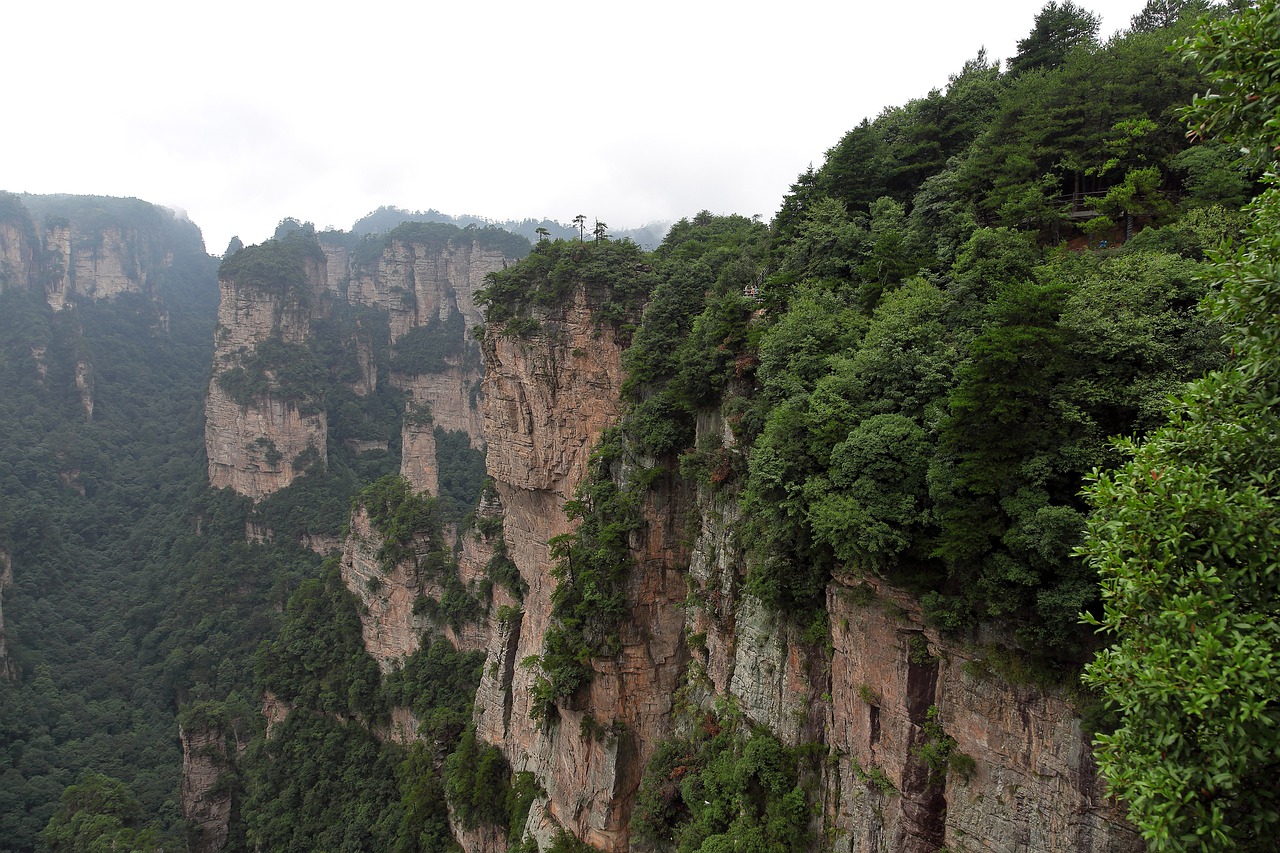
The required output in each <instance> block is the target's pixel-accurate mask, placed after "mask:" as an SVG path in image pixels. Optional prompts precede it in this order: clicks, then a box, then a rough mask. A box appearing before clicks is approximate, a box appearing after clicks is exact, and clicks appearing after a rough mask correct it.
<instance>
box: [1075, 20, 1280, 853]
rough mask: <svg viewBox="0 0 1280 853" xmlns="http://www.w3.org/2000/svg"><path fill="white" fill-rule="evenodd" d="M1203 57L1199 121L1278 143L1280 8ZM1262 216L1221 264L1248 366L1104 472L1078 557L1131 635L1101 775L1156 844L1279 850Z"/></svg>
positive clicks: (1242, 360)
mask: <svg viewBox="0 0 1280 853" xmlns="http://www.w3.org/2000/svg"><path fill="white" fill-rule="evenodd" d="M1192 47H1193V49H1194V50H1195V51H1196V54H1197V55H1198V56H1200V57H1201V58H1202V60H1203V61H1205V62H1206V65H1207V67H1208V68H1209V69H1210V71H1211V72H1212V73H1213V74H1215V75H1217V76H1221V77H1224V78H1225V85H1224V87H1223V91H1224V94H1223V95H1220V96H1215V97H1211V98H1204V99H1199V100H1198V102H1197V104H1196V105H1195V107H1194V108H1193V109H1192V110H1191V118H1192V119H1193V122H1197V123H1198V125H1199V127H1200V128H1201V129H1202V130H1205V131H1208V130H1214V129H1220V130H1225V131H1227V132H1229V133H1230V134H1231V135H1232V137H1233V138H1234V139H1236V140H1237V141H1239V142H1243V143H1246V144H1250V145H1253V146H1255V147H1264V148H1269V149H1273V150H1274V148H1275V143H1276V142H1277V141H1278V140H1280V122H1277V119H1276V116H1277V115H1280V113H1278V112H1277V108H1280V83H1277V82H1275V80H1276V78H1275V74H1274V69H1275V67H1276V64H1277V57H1278V56H1280V4H1277V3H1276V2H1274V0H1271V2H1266V3H1262V4H1260V5H1259V6H1257V7H1255V8H1253V9H1250V10H1247V11H1245V12H1244V13H1243V14H1242V15H1241V16H1240V17H1239V18H1237V19H1234V20H1228V21H1225V22H1222V23H1219V24H1217V25H1214V26H1211V27H1209V28H1207V29H1206V30H1205V31H1204V33H1203V34H1202V35H1201V36H1200V37H1199V38H1198V39H1197V40H1196V41H1195V42H1194V43H1193V45H1192ZM1255 105H1258V106H1257V107H1255ZM1250 212H1251V213H1252V216H1253V222H1252V224H1251V226H1250V229H1249V231H1248V235H1247V238H1246V240H1245V241H1244V243H1243V245H1242V246H1240V247H1239V248H1237V249H1231V248H1230V247H1228V248H1225V249H1223V250H1222V252H1221V253H1220V255H1219V256H1218V258H1217V269H1216V275H1217V277H1218V278H1219V280H1220V284H1221V293H1220V296H1219V297H1218V298H1217V300H1216V304H1215V306H1214V307H1215V311H1216V313H1217V314H1218V316H1219V317H1220V318H1221V319H1222V320H1223V322H1224V323H1225V324H1226V326H1227V327H1228V329H1229V330H1230V331H1229V333H1228V335H1227V339H1226V340H1227V342H1228V343H1229V344H1230V345H1231V346H1232V348H1233V352H1234V354H1235V360H1234V362H1233V363H1232V364H1231V366H1230V367H1229V368H1228V369H1226V370H1223V371H1221V372H1216V373H1211V374H1209V375H1207V376H1206V377H1204V378H1203V379H1201V380H1199V381H1197V382H1194V383H1192V384H1191V385H1189V386H1188V387H1187V389H1186V390H1185V391H1184V393H1183V394H1182V395H1181V397H1180V398H1179V399H1177V400H1176V401H1174V403H1173V407H1172V411H1171V412H1170V418H1169V423H1168V425H1167V426H1165V427H1164V428H1163V429H1161V430H1159V431H1158V432H1156V433H1155V434H1153V435H1152V436H1151V437H1150V438H1148V439H1147V440H1146V441H1143V442H1141V443H1136V444H1135V443H1129V444H1127V445H1126V448H1127V450H1128V451H1129V452H1130V453H1131V454H1132V459H1131V461H1130V462H1129V463H1128V464H1127V465H1125V466H1124V467H1123V468H1121V469H1120V470H1118V471H1116V472H1114V473H1105V474H1097V475H1096V482H1095V483H1094V484H1093V486H1092V487H1091V492H1090V494H1091V498H1092V500H1093V502H1094V504H1095V505H1096V508H1097V509H1096V511H1095V513H1094V514H1093V516H1092V517H1091V518H1090V520H1089V527H1088V538H1087V540H1086V542H1085V544H1084V546H1083V547H1082V549H1081V552H1082V554H1083V555H1084V556H1086V557H1087V558H1088V559H1089V560H1090V562H1091V563H1092V565H1093V566H1094V567H1096V568H1097V570H1098V572H1099V574H1100V575H1101V576H1102V589H1103V600H1104V604H1105V609H1104V612H1103V616H1102V618H1101V620H1100V625H1101V629H1102V630H1105V631H1107V632H1110V634H1111V635H1112V636H1113V637H1114V638H1115V641H1116V642H1115V645H1114V646H1112V647H1111V648H1108V649H1105V650H1104V651H1102V652H1101V653H1100V654H1099V655H1098V656H1097V658H1096V659H1095V661H1094V662H1093V663H1092V664H1091V665H1090V666H1089V667H1088V669H1087V671H1086V674H1085V680H1086V681H1087V683H1089V684H1091V685H1093V686H1095V687H1097V688H1099V689H1101V690H1102V691H1103V693H1104V694H1105V695H1106V697H1107V699H1108V700H1109V701H1110V702H1111V703H1112V704H1113V705H1114V706H1115V707H1116V708H1117V709H1118V710H1119V712H1120V715H1121V723H1120V726H1119V728H1118V729H1117V730H1116V731H1115V732H1114V733H1112V734H1109V735H1101V736H1099V737H1098V738H1097V740H1096V744H1097V755H1098V762H1099V767H1100V768H1101V770H1102V772H1103V773H1104V775H1105V776H1106V778H1107V780H1108V783H1109V784H1110V787H1111V790H1112V792H1113V793H1115V794H1116V795H1117V796H1119V797H1120V798H1121V799H1123V800H1125V801H1126V802H1127V803H1128V804H1129V810H1130V811H1129V814H1130V817H1131V818H1132V819H1133V821H1134V822H1135V823H1136V824H1137V825H1138V827H1139V828H1140V829H1141V831H1142V834H1143V836H1144V837H1145V838H1146V839H1147V841H1148V842H1149V843H1150V844H1151V845H1152V847H1153V848H1155V849H1158V850H1189V849H1204V848H1211V849H1242V850H1273V849H1275V834H1276V830H1277V828H1278V827H1280V700H1277V697H1278V696H1280V660H1278V655H1280V619H1278V618H1277V603H1278V602H1280V562H1278V558H1277V554H1278V553H1280V446H1278V445H1277V440H1276V436H1277V434H1278V433H1280V408H1278V407H1280V322H1277V317H1280V179H1277V178H1276V177H1275V176H1274V175H1273V176H1270V178H1269V189H1268V190H1267V191H1266V192H1265V193H1264V194H1263V195H1262V196H1260V197H1259V198H1258V199H1256V200H1255V202H1254V204H1253V205H1252V208H1251V211H1250Z"/></svg>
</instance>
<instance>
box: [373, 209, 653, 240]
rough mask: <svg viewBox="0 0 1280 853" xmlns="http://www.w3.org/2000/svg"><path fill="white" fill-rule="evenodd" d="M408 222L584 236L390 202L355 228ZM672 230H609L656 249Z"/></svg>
mask: <svg viewBox="0 0 1280 853" xmlns="http://www.w3.org/2000/svg"><path fill="white" fill-rule="evenodd" d="M404 222H445V223H449V224H452V225H457V226H458V227H459V228H465V227H466V226H468V225H493V226H496V227H498V228H502V229H504V230H506V231H510V232H511V233H513V234H519V235H521V236H522V237H527V238H528V239H529V240H531V241H536V240H537V239H538V236H539V235H538V229H539V228H545V229H546V230H547V234H548V236H550V237H551V239H557V238H563V239H570V238H573V237H578V236H580V234H579V232H578V229H577V228H576V227H575V226H574V225H572V224H570V225H565V224H563V223H560V222H556V221H555V220H552V219H541V220H538V219H519V220H517V219H505V220H499V219H489V218H487V217H483V216H471V215H466V214H464V215H462V216H450V215H449V214H447V213H441V212H440V211H438V210H436V209H435V208H428V209H427V210H414V211H410V210H402V209H401V208H398V207H394V206H388V205H384V206H382V207H379V208H378V209H377V210H375V211H373V212H372V213H369V214H367V215H365V216H362V217H361V218H360V219H357V220H356V223H355V224H354V225H352V226H351V230H352V232H353V233H356V234H382V233H385V232H387V231H390V230H391V229H392V228H395V227H396V226H397V225H400V224H401V223H404ZM594 224H595V220H594V219H592V220H588V232H589V231H590V228H591V227H592V226H593V225H594ZM670 229H671V223H670V222H663V221H659V222H650V223H648V224H647V225H643V226H641V227H640V228H612V229H609V236H610V237H612V238H614V239H616V240H622V239H627V240H631V241H632V242H634V243H636V244H637V245H639V246H640V247H641V248H644V249H653V248H656V247H657V245H658V244H659V243H661V242H662V238H663V237H665V236H666V234H667V231H669V230H670Z"/></svg>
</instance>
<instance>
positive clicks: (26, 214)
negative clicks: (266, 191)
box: [0, 193, 204, 318]
mask: <svg viewBox="0 0 1280 853" xmlns="http://www.w3.org/2000/svg"><path fill="white" fill-rule="evenodd" d="M191 251H195V252H198V253H200V254H202V255H203V253H204V245H203V243H202V241H201V240H200V234H199V230H198V229H196V227H195V226H194V225H191V223H189V222H186V221H184V220H179V219H177V217H175V215H174V214H173V213H172V212H171V211H168V210H165V209H164V208H159V207H156V206H154V205H151V204H148V203H146V202H143V201H138V200H137V199H103V198H95V197H91V196H17V195H13V194H12V193H0V291H3V290H6V289H9V288H18V289H22V290H30V291H42V292H43V294H44V296H45V298H46V299H47V300H48V302H49V305H50V306H52V307H53V308H54V309H56V310H60V309H63V308H68V307H71V306H73V305H74V304H75V303H76V301H77V300H83V299H87V300H97V299H112V298H114V297H117V296H120V295H122V294H137V295H142V296H146V297H149V298H150V299H152V300H153V301H154V302H155V303H156V304H157V306H158V307H160V308H161V314H162V318H163V316H164V311H163V295H162V293H161V282H162V280H163V278H164V274H165V271H166V270H167V269H168V268H169V267H170V266H172V265H173V262H174V255H175V253H176V252H191Z"/></svg>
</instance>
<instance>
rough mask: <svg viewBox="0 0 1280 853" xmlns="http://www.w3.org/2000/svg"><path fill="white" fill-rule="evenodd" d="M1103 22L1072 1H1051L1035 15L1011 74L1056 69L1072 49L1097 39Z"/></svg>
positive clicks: (1012, 64) (1011, 62)
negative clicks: (1039, 69)
mask: <svg viewBox="0 0 1280 853" xmlns="http://www.w3.org/2000/svg"><path fill="white" fill-rule="evenodd" d="M1101 23H1102V21H1101V20H1100V19H1099V18H1098V16H1097V15H1095V14H1093V13H1092V12H1089V11H1088V10H1087V9H1084V8H1083V7H1081V6H1077V5H1076V4H1075V3H1072V2H1071V0H1063V2H1062V3H1059V2H1058V0H1050V2H1049V3H1048V4H1046V5H1045V7H1044V8H1043V9H1041V10H1040V14H1038V15H1036V24H1035V27H1034V28H1032V30H1031V32H1030V34H1028V35H1027V37H1026V38H1024V39H1022V40H1020V41H1019V42H1018V52H1017V54H1015V55H1014V57H1013V59H1011V60H1009V71H1011V72H1012V73H1014V74H1022V73H1023V72H1026V71H1032V70H1034V69H1036V68H1049V69H1053V68H1057V67H1058V66H1060V65H1062V63H1063V62H1064V61H1065V60H1066V57H1067V52H1068V51H1070V50H1071V48H1073V47H1075V46H1076V45H1078V44H1082V43H1086V42H1089V41H1092V40H1093V39H1094V37H1095V36H1097V34H1098V27H1099V26H1100V25H1101Z"/></svg>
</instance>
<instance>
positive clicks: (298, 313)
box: [205, 250, 328, 500]
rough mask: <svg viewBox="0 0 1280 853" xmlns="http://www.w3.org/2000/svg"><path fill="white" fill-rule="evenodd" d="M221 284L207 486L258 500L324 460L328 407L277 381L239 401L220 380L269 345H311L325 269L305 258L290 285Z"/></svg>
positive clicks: (208, 410) (223, 280) (226, 280)
mask: <svg viewBox="0 0 1280 853" xmlns="http://www.w3.org/2000/svg"><path fill="white" fill-rule="evenodd" d="M245 251H250V250H245ZM218 286H219V288H220V289H221V302H220V303H219V305H218V326H217V332H216V333H215V345H214V356H213V359H214V360H213V377H214V378H213V380H212V381H211V382H210V383H209V393H208V395H207V397H206V398H205V448H206V451H207V453H208V456H209V483H210V485H212V486H213V487H214V488H228V487H229V488H231V489H233V490H234V491H236V492H237V493H239V494H242V495H246V496H248V497H250V498H253V499H254V500H260V499H261V498H264V497H266V496H267V495H269V494H271V493H272V492H275V491H277V490H279V489H282V488H284V487H286V486H288V485H289V484H290V483H292V482H293V480H294V478H295V477H297V476H298V474H300V473H301V472H302V470H303V468H305V466H306V464H308V463H309V462H310V461H312V460H318V461H320V462H321V463H323V462H324V461H325V458H326V446H327V443H328V421H327V418H326V415H325V412H324V411H323V409H318V408H317V407H314V406H309V405H308V403H310V402H311V401H307V400H301V401H300V400H297V399H294V398H292V397H289V396H286V395H285V394H284V393H282V391H281V389H279V388H278V387H277V386H276V385H275V384H274V383H271V382H268V383H267V390H265V391H264V392H260V393H256V394H254V395H253V396H252V398H251V399H248V400H244V399H240V400H237V399H234V398H233V396H232V393H231V392H230V391H229V390H228V388H227V387H225V385H224V383H223V380H222V377H224V376H225V375H227V374H229V373H231V372H232V371H235V370H237V369H240V370H243V369H244V368H245V366H246V364H248V363H249V360H250V359H251V358H252V357H253V356H254V355H255V353H257V351H258V350H259V348H260V347H262V346H263V344H264V343H265V342H268V341H278V342H280V343H282V344H305V343H306V341H307V340H308V339H309V338H310V336H311V334H312V331H311V329H312V322H313V320H314V319H317V318H318V316H320V310H321V309H320V308H318V307H317V306H320V305H323V302H322V301H321V297H322V296H323V295H324V294H325V291H326V289H327V278H326V268H325V266H324V265H323V264H320V263H317V262H315V261H314V260H307V261H305V262H304V263H303V265H302V270H301V280H300V281H297V282H291V283H290V286H288V287H275V288H272V287H264V286H262V285H261V283H259V282H251V281H247V280H237V279H236V278H233V277H220V278H219V281H218ZM268 378H270V377H268Z"/></svg>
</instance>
